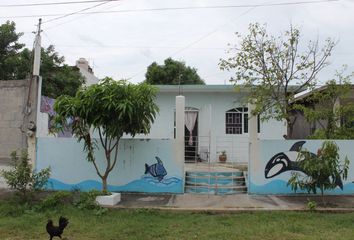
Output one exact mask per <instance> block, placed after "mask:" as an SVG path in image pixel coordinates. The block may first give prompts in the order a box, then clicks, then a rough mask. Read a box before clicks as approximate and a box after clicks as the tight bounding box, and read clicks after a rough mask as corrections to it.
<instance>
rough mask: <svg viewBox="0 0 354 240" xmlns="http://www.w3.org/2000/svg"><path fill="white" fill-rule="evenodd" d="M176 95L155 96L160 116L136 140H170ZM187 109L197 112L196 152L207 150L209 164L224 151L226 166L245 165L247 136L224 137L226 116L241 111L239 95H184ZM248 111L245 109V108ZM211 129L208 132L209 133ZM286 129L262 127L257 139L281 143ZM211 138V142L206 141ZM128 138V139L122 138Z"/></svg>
mask: <svg viewBox="0 0 354 240" xmlns="http://www.w3.org/2000/svg"><path fill="white" fill-rule="evenodd" d="M176 95H178V93H171V92H170V93H161V92H160V93H158V95H157V104H158V106H159V108H160V112H159V114H158V115H157V117H156V120H155V123H154V124H153V126H152V128H151V132H150V134H149V135H146V136H144V135H141V136H140V135H139V136H137V137H138V138H157V139H159V138H168V139H170V138H173V137H174V134H173V131H174V111H175V96H176ZM183 95H184V96H185V99H186V104H185V105H186V107H193V108H197V109H198V110H199V114H198V135H199V148H209V145H210V160H211V161H217V158H218V155H219V153H220V152H221V151H222V150H226V152H227V155H228V161H229V162H239V163H247V162H248V146H249V140H248V133H243V134H237V135H236V134H235V135H231V134H225V112H226V111H228V110H230V109H232V108H235V107H242V105H241V100H242V96H243V95H242V94H241V93H236V92H218V93H211V92H201V93H193V92H186V93H183ZM246 107H247V106H246ZM209 129H210V131H209ZM284 134H286V125H285V124H284V123H282V122H278V121H276V120H269V121H268V122H262V123H261V133H260V134H259V138H260V139H283V135H284ZM209 136H210V138H209ZM125 137H127V138H129V136H125Z"/></svg>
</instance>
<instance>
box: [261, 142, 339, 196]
mask: <svg viewBox="0 0 354 240" xmlns="http://www.w3.org/2000/svg"><path fill="white" fill-rule="evenodd" d="M305 143H306V141H298V142H295V143H294V144H293V145H292V146H291V148H290V149H289V151H286V152H280V153H277V154H275V155H274V156H273V157H272V158H271V159H270V160H269V161H268V162H267V164H266V166H265V170H264V176H265V178H267V179H269V178H273V177H275V176H277V175H279V174H281V173H283V172H287V171H300V172H303V173H304V174H306V172H305V171H304V170H303V169H302V168H301V167H300V164H299V163H300V162H301V161H302V159H298V155H299V152H300V151H301V148H302V146H303V145H304V144H305ZM310 154H311V155H313V156H316V154H314V153H312V152H310ZM336 184H337V186H338V187H339V188H340V189H342V190H343V182H342V181H341V179H338V180H337V182H336Z"/></svg>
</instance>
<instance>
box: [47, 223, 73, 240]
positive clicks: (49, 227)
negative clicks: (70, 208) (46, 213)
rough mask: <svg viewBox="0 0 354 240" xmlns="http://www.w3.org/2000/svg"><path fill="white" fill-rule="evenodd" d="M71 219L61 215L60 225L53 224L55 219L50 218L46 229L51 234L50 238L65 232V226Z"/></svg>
mask: <svg viewBox="0 0 354 240" xmlns="http://www.w3.org/2000/svg"><path fill="white" fill-rule="evenodd" d="M68 223H69V220H68V219H67V218H65V217H60V218H59V226H58V227H57V226H53V221H52V220H51V219H49V220H48V223H47V226H46V229H47V232H48V233H49V235H50V240H52V239H53V237H60V238H61V235H62V234H63V231H64V228H65V227H66V226H67V225H68Z"/></svg>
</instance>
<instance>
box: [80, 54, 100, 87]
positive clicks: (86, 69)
mask: <svg viewBox="0 0 354 240" xmlns="http://www.w3.org/2000/svg"><path fill="white" fill-rule="evenodd" d="M76 67H78V68H79V70H80V73H81V74H82V75H83V76H84V77H85V81H86V83H85V86H90V85H92V84H95V83H98V81H99V79H98V78H97V77H96V76H95V75H94V73H93V70H92V68H91V67H90V66H89V63H88V61H87V60H86V59H85V58H79V60H77V61H76Z"/></svg>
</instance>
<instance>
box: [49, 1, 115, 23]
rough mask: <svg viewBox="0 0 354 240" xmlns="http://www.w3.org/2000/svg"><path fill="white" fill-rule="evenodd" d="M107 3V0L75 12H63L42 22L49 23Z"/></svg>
mask: <svg viewBox="0 0 354 240" xmlns="http://www.w3.org/2000/svg"><path fill="white" fill-rule="evenodd" d="M107 3H109V2H107V1H105V2H101V3H99V4H96V5H94V6H91V7H87V8H84V9H81V10H79V11H76V12H71V13H67V14H64V15H62V16H59V17H56V18H52V19H49V20H47V21H44V22H43V23H49V22H53V21H56V20H58V19H62V18H65V17H69V16H72V15H75V14H80V13H82V12H84V11H87V10H90V9H93V8H95V7H99V6H101V5H104V4H107Z"/></svg>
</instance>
